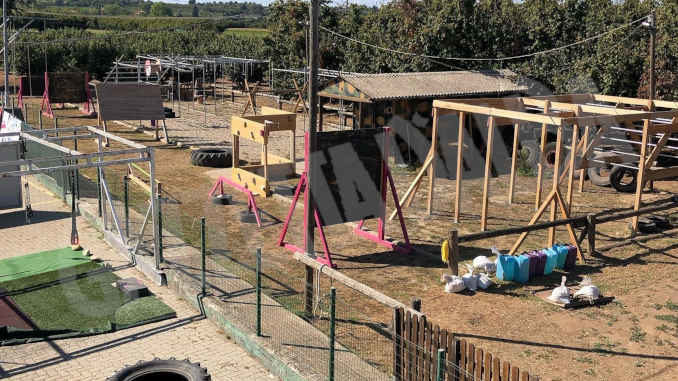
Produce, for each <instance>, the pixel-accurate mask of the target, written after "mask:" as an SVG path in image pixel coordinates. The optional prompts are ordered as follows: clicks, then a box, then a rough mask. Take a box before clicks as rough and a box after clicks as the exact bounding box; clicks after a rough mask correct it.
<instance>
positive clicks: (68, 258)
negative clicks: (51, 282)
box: [0, 247, 91, 282]
mask: <svg viewBox="0 0 678 381" xmlns="http://www.w3.org/2000/svg"><path fill="white" fill-rule="evenodd" d="M82 253H83V251H82V250H78V251H73V250H72V249H71V248H70V247H65V248H63V249H57V250H49V251H42V252H40V253H33V254H28V255H22V256H20V257H13V258H7V259H3V260H0V282H6V281H11V280H14V279H20V278H24V277H28V276H33V275H38V274H42V273H45V272H49V271H54V270H59V269H64V268H68V267H72V266H76V265H79V264H82V263H87V262H91V261H90V259H89V258H87V257H86V256H84V255H82Z"/></svg>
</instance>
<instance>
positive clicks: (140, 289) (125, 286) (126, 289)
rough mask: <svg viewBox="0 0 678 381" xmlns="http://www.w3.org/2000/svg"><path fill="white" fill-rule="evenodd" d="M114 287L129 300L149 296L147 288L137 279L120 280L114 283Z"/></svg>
mask: <svg viewBox="0 0 678 381" xmlns="http://www.w3.org/2000/svg"><path fill="white" fill-rule="evenodd" d="M115 287H117V288H118V290H120V291H122V292H123V293H124V294H125V296H127V297H129V298H130V299H131V300H134V299H138V298H143V297H144V296H149V295H150V294H151V293H150V292H149V291H148V287H146V286H145V285H144V284H143V283H142V282H141V281H140V280H139V279H137V278H125V279H120V280H118V281H116V282H115Z"/></svg>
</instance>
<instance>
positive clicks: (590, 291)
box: [574, 285, 600, 302]
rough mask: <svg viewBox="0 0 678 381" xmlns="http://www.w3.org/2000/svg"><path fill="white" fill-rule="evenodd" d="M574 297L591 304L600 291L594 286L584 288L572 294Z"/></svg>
mask: <svg viewBox="0 0 678 381" xmlns="http://www.w3.org/2000/svg"><path fill="white" fill-rule="evenodd" d="M574 297H575V298H581V299H585V300H588V301H590V302H593V301H594V300H596V299H598V298H599V297H600V290H599V289H598V287H596V286H595V285H590V286H584V287H582V288H580V289H579V290H578V291H577V292H575V293H574Z"/></svg>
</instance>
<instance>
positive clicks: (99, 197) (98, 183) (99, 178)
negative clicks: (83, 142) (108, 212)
mask: <svg viewBox="0 0 678 381" xmlns="http://www.w3.org/2000/svg"><path fill="white" fill-rule="evenodd" d="M100 169H101V168H97V207H98V211H99V217H101V214H102V213H101V212H102V210H101V170H100Z"/></svg>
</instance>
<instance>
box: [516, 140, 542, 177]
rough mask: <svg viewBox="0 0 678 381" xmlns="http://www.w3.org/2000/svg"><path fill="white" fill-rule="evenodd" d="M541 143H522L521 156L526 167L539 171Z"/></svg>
mask: <svg viewBox="0 0 678 381" xmlns="http://www.w3.org/2000/svg"><path fill="white" fill-rule="evenodd" d="M539 154H540V152H539V143H537V141H536V140H525V141H522V142H521V143H520V155H521V157H522V158H523V160H525V165H527V166H528V167H530V168H532V169H534V170H535V171H536V170H537V165H538V164H539Z"/></svg>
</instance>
